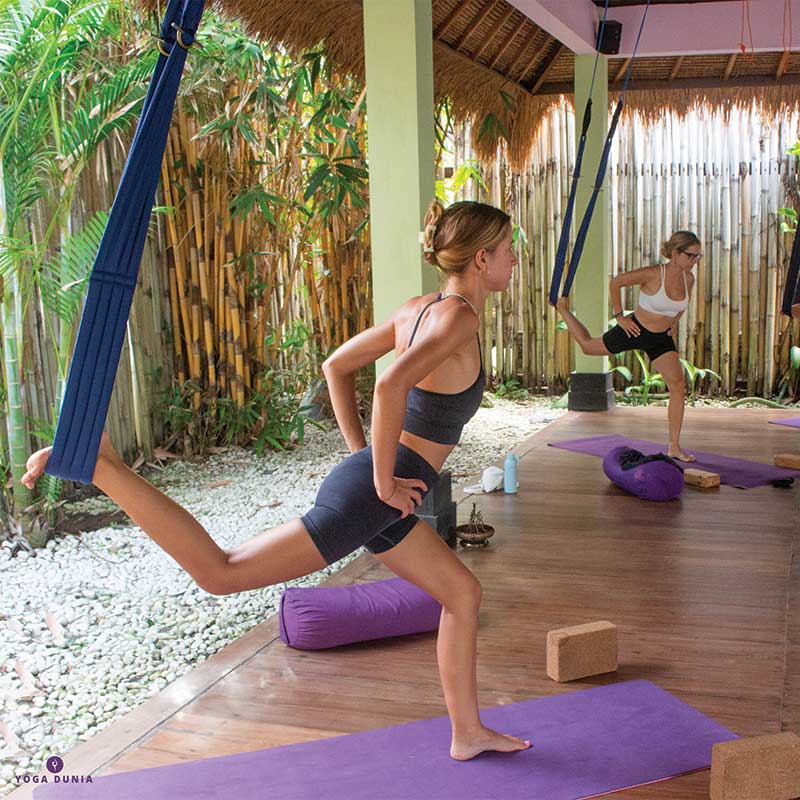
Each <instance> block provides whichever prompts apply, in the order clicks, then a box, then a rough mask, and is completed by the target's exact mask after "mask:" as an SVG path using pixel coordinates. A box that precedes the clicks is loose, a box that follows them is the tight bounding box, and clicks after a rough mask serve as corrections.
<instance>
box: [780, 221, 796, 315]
mask: <svg viewBox="0 0 800 800" xmlns="http://www.w3.org/2000/svg"><path fill="white" fill-rule="evenodd" d="M795 303H800V230H799V231H796V232H795V234H794V244H793V245H792V255H791V256H790V257H789V271H788V272H787V273H786V285H785V286H784V287H783V302H782V303H781V311H783V313H784V314H786V316H787V317H791V316H792V306H793V305H794V304H795Z"/></svg>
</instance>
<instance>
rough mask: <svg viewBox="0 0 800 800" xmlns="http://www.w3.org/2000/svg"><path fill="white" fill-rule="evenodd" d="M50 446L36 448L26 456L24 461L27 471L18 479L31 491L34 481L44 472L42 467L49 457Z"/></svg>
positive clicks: (34, 484)
mask: <svg viewBox="0 0 800 800" xmlns="http://www.w3.org/2000/svg"><path fill="white" fill-rule="evenodd" d="M52 449H53V448H52V447H43V448H42V449H41V450H37V451H36V452H35V453H33V454H32V455H30V456H28V460H27V462H26V463H25V467H26V469H27V472H26V473H25V474H24V475H23V476H22V478H21V479H20V483H21V484H22V485H23V486H24V487H25V488H26V489H30V490H31V491H33V488H34V487H35V486H36V481H38V480H39V478H41V477H42V475H43V474H44V468H45V467H46V466H47V460H48V459H49V458H50V451H51V450H52Z"/></svg>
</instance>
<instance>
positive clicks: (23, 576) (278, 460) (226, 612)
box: [0, 396, 564, 796]
mask: <svg viewBox="0 0 800 800" xmlns="http://www.w3.org/2000/svg"><path fill="white" fill-rule="evenodd" d="M487 397H488V398H489V399H490V401H491V403H492V407H488V408H481V409H480V410H479V411H478V413H477V414H476V416H475V417H474V419H473V420H472V421H471V422H470V424H469V425H468V426H467V428H466V429H465V431H464V435H463V437H462V440H461V444H460V446H459V447H457V448H456V450H455V451H454V452H453V454H452V455H451V457H450V459H449V460H448V463H447V465H446V467H447V468H449V469H450V470H451V471H452V472H453V478H454V482H455V483H463V479H464V478H465V477H466V476H467V475H470V474H473V473H476V472H478V471H480V470H481V469H482V468H483V467H486V466H488V465H490V464H492V463H494V462H495V461H497V460H498V459H499V458H501V457H502V456H503V455H504V454H505V453H506V452H507V451H508V450H510V449H511V448H512V447H514V446H515V445H516V444H518V443H519V442H520V441H522V440H523V439H524V438H525V437H526V436H529V435H530V434H531V433H533V432H535V431H537V430H539V429H541V428H542V427H544V426H545V425H546V424H547V423H548V422H550V421H551V420H553V419H554V418H555V417H557V416H560V415H561V414H562V413H564V412H563V411H560V410H556V409H554V408H553V406H552V403H551V401H550V400H548V399H534V400H528V401H524V402H521V403H516V402H511V401H507V400H502V399H499V398H495V397H494V396H487ZM346 455H347V449H346V447H345V444H344V440H343V439H342V437H341V435H340V434H339V431H338V429H336V428H335V427H332V428H331V429H330V430H327V431H322V430H318V429H316V428H313V427H312V428H310V430H309V433H308V436H307V439H306V441H305V443H304V444H302V445H301V446H299V447H297V448H296V449H295V450H293V451H291V452H286V453H273V452H270V453H266V454H265V455H263V456H258V455H256V454H255V453H253V452H250V451H245V450H241V449H238V448H231V449H228V450H226V451H225V452H224V453H219V454H216V455H214V456H212V457H211V458H209V460H208V461H207V462H205V463H203V464H199V465H197V464H189V463H184V462H175V463H171V464H170V465H169V466H168V467H167V468H165V469H164V471H163V472H162V473H160V474H157V475H156V476H153V475H148V477H149V478H150V479H151V480H153V482H155V483H157V485H158V486H159V487H160V488H162V489H163V490H164V491H166V492H167V493H168V494H169V495H170V496H171V497H173V498H174V499H175V500H176V501H177V502H179V503H180V504H181V505H184V506H186V507H187V508H188V509H189V510H190V511H191V512H192V513H193V514H194V515H195V516H196V517H197V518H198V519H199V520H200V522H201V523H202V524H203V525H204V526H205V527H206V529H207V530H208V531H209V532H210V533H211V535H212V536H213V537H214V539H215V540H216V541H217V542H218V543H219V544H220V545H221V546H222V547H231V546H233V545H235V544H236V543H238V542H241V541H243V540H244V539H247V538H249V537H251V536H253V535H254V534H255V533H257V532H259V531H261V530H265V529H267V528H269V527H270V526H272V525H276V524H278V523H280V522H283V521H284V520H286V519H288V518H290V517H292V516H297V515H300V514H302V513H304V512H305V511H306V510H307V509H308V508H309V507H310V506H311V505H312V503H313V500H314V496H315V494H316V490H317V487H318V486H319V484H320V482H321V481H322V479H323V478H324V477H325V475H326V474H327V472H328V471H329V470H330V469H331V468H332V467H333V466H334V465H335V464H336V463H338V462H339V461H340V460H341V459H342V458H344V457H345V456H346ZM214 484H217V485H216V486H214ZM113 508H114V506H113V504H111V502H110V501H109V500H108V499H107V498H106V497H104V496H100V497H95V498H90V499H88V500H83V501H81V502H80V503H74V504H73V505H72V507H71V508H69V507H68V508H67V511H68V512H70V511H71V512H73V513H97V512H100V511H104V510H111V509H113ZM12 551H14V554H13V555H12ZM352 557H354V556H351V557H350V558H352ZM348 560H349V559H344V560H342V561H340V562H338V563H337V564H335V565H334V566H332V567H329V568H327V569H325V570H322V571H321V572H318V573H315V574H313V575H309V576H307V577H305V578H302V579H300V580H297V581H293V582H292V585H300V586H310V585H314V584H316V583H319V582H320V581H321V580H322V579H324V577H325V576H326V575H327V574H329V573H330V572H334V571H336V570H338V569H340V568H341V567H342V566H343V565H344V564H345V563H347V561H348ZM285 585H287V584H279V585H276V586H270V587H267V588H264V589H259V590H256V591H251V592H245V593H242V594H239V595H230V596H224V597H215V596H213V595H210V594H208V593H206V592H205V591H203V590H201V589H200V588H198V587H197V586H196V585H195V584H194V583H193V581H192V580H191V579H190V578H189V576H188V575H187V574H186V573H185V572H183V570H181V568H180V567H178V565H177V564H176V563H175V562H174V561H172V559H171V558H170V557H169V556H167V555H166V554H165V553H164V552H163V551H162V550H161V549H160V548H158V547H157V546H156V545H155V544H154V543H153V542H152V541H151V540H150V539H149V538H148V537H147V536H146V535H145V534H144V533H142V531H141V530H140V529H139V528H136V527H131V526H117V527H109V528H103V529H101V530H96V531H91V532H88V533H83V534H78V535H66V536H57V537H56V538H55V539H53V540H51V541H50V542H49V543H48V545H47V547H46V548H44V549H42V550H40V551H38V552H37V553H36V554H35V556H32V555H30V554H28V553H27V552H24V551H20V550H19V549H18V548H14V547H13V546H12V544H11V543H10V542H4V543H3V546H2V547H0V796H3V795H5V794H8V793H9V792H10V791H12V790H13V789H15V788H16V787H17V786H18V785H19V784H18V783H17V779H16V778H17V776H21V775H24V774H27V773H38V772H39V771H40V770H41V769H42V768H43V762H44V759H45V758H46V757H47V756H48V755H53V754H61V755H63V754H64V753H66V752H67V751H69V750H70V749H72V748H73V747H75V746H76V745H77V744H79V743H80V742H81V741H83V740H86V739H89V738H91V737H92V736H94V735H95V734H96V733H98V732H99V731H100V730H102V729H103V728H105V727H107V726H108V725H110V724H111V723H112V722H114V721H115V720H116V719H118V718H119V717H121V716H122V715H124V714H125V713H126V712H128V711H130V710H131V709H133V708H135V707H136V706H138V705H140V704H141V703H143V702H144V701H145V700H146V699H147V698H148V697H150V696H151V695H153V694H155V693H156V692H158V691H160V690H161V689H163V688H164V687H165V686H166V685H167V684H169V683H170V682H172V681H174V680H175V679H176V678H178V677H180V676H181V675H183V674H184V673H186V672H188V671H189V670H190V669H191V668H192V667H193V666H194V665H195V664H197V663H198V662H200V661H204V660H205V659H206V658H208V657H209V656H211V655H213V654H214V653H216V652H217V651H218V650H220V649H221V648H223V647H224V646H225V645H226V644H229V643H230V642H232V641H234V640H235V639H236V638H237V637H239V636H241V635H242V634H243V633H245V632H246V631H248V630H249V629H250V628H252V627H253V626H255V625H257V624H259V623H260V622H263V621H264V620H265V619H266V618H267V617H269V616H270V615H271V614H273V613H274V612H275V610H276V608H277V604H278V601H279V599H280V595H281V592H282V591H283V588H284V586H285ZM48 613H49V614H50V615H52V618H54V619H55V620H56V621H57V623H58V624H59V625H60V627H61V629H63V641H61V640H60V639H59V637H58V636H57V634H54V633H53V630H52V628H53V627H56V630H58V626H55V625H53V623H52V618H51V625H50V626H48V624H47V622H46V615H47V614H48ZM12 742H13V743H16V745H17V748H18V749H17V750H16V751H14V750H12V747H11V744H12Z"/></svg>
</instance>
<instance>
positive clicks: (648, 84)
mask: <svg viewBox="0 0 800 800" xmlns="http://www.w3.org/2000/svg"><path fill="white" fill-rule="evenodd" d="M754 86H767V87H770V86H800V75H794V74H792V75H784V76H783V77H782V78H781V79H780V80H775V78H772V77H768V76H767V77H764V76H757V75H742V76H740V77H738V78H732V79H730V80H729V81H727V83H723V81H722V79H721V78H681V79H678V80H674V81H671V82H670V81H666V80H664V79H663V78H662V79H660V80H638V81H633V80H632V81H631V83H630V86H629V87H628V91H631V92H635V91H637V90H638V91H643V90H646V91H658V90H659V89H663V90H664V91H667V92H668V91H671V90H673V89H732V88H737V87H738V88H752V87H754ZM573 91H574V87H573V84H572V82H569V81H562V82H559V83H545V84H544V85H543V86H542V87H541V88H540V90H539V92H538V94H572V93H573Z"/></svg>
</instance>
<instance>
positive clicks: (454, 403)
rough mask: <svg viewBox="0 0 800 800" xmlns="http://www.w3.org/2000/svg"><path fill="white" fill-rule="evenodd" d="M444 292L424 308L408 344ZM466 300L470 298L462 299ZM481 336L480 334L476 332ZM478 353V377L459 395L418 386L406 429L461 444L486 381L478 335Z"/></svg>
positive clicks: (434, 439)
mask: <svg viewBox="0 0 800 800" xmlns="http://www.w3.org/2000/svg"><path fill="white" fill-rule="evenodd" d="M447 297H461V296H460V295H447ZM443 299H444V297H443V295H442V293H441V292H440V293H439V296H438V297H437V298H436V300H432V301H431V302H430V303H428V305H426V306H425V308H423V309H422V311H420V313H419V316H418V317H417V321H416V323H415V324H414V330H413V331H412V332H411V338H410V339H409V340H408V346H409V347H411V344H412V342H413V341H414V336H415V335H416V333H417V328H418V327H419V323H420V320H421V319H422V315H423V314H424V313H425V311H427V309H428V308H429V307H430V306H432V305H433V304H434V303H438V302H440V301H441V300H443ZM461 299H462V300H464V301H465V302H466V298H463V297H462V298H461ZM476 336H477V334H476ZM478 354H479V356H480V359H481V368H480V370H479V372H478V377H477V378H475V382H474V383H473V384H472V386H470V387H468V388H467V389H464V391H463V392H456V393H455V394H451V393H447V392H431V391H429V390H427V389H420V388H419V387H417V386H414V387H413V388H412V389H411V391H410V392H409V393H408V402H407V404H406V416H405V420H404V421H403V430H404V431H406V432H408V433H413V434H414V435H415V436H420V437H422V438H423V439H429V440H430V441H432V442H438V443H439V444H458V440H459V439H460V438H461V431H462V430H463V428H464V426H465V425H466V424H467V423H468V422H469V421H470V420H471V419H472V417H474V416H475V412H476V411H477V410H478V408H479V407H480V404H481V398H482V397H483V384H484V382H485V379H486V375H485V373H484V370H483V354H482V353H481V344H480V338H479V337H478Z"/></svg>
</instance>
